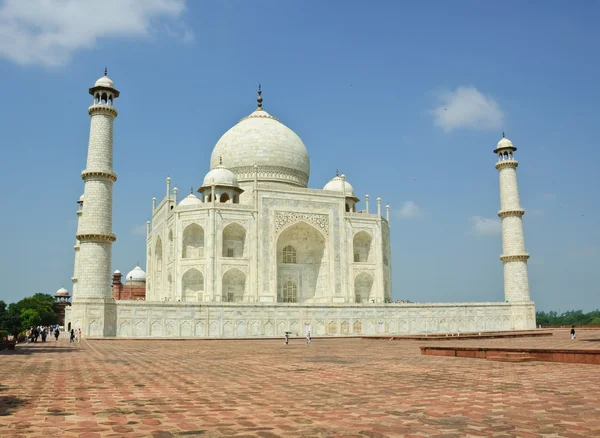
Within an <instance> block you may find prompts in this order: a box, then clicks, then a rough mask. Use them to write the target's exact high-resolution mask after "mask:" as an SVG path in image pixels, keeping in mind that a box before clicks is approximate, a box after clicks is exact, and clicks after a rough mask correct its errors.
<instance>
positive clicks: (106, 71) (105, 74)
mask: <svg viewBox="0 0 600 438" xmlns="http://www.w3.org/2000/svg"><path fill="white" fill-rule="evenodd" d="M107 75H108V68H107V67H104V76H107Z"/></svg>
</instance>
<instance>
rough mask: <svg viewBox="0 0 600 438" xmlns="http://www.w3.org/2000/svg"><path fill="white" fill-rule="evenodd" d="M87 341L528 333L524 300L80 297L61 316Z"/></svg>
mask: <svg viewBox="0 0 600 438" xmlns="http://www.w3.org/2000/svg"><path fill="white" fill-rule="evenodd" d="M68 318H69V322H71V325H72V327H73V328H75V329H77V328H79V327H81V328H82V330H83V331H84V334H85V335H88V336H94V337H115V336H116V337H136V338H143V337H197V338H252V337H278V336H283V335H284V333H285V332H286V331H287V332H292V334H293V335H294V336H295V335H296V333H298V334H299V335H300V336H303V335H304V334H305V333H306V332H307V331H308V330H310V331H311V334H313V335H315V336H339V335H342V336H343V335H349V336H356V335H363V334H366V335H377V334H382V335H383V334H385V335H387V334H410V333H415V334H417V333H458V332H474V331H477V332H483V331H485V332H496V331H504V330H527V329H533V328H535V308H534V304H533V303H531V302H527V303H438V304H400V303H393V304H321V305H310V306H308V305H301V304H241V303H209V304H205V303H202V304H199V303H179V302H178V303H173V302H147V301H116V302H115V301H113V302H111V303H109V302H108V301H106V300H105V301H103V302H102V303H98V302H94V301H89V302H86V301H84V300H81V301H78V302H74V303H73V305H72V306H71V311H70V312H69V313H68Z"/></svg>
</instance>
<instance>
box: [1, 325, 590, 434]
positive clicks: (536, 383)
mask: <svg viewBox="0 0 600 438" xmlns="http://www.w3.org/2000/svg"><path fill="white" fill-rule="evenodd" d="M578 336H579V339H577V340H576V341H572V340H571V339H570V337H569V335H568V330H566V331H556V332H555V335H554V336H551V337H539V338H513V339H481V340H477V339H470V340H466V341H460V340H451V341H439V342H437V341H434V342H432V341H427V345H450V343H452V344H456V345H464V346H492V347H504V346H509V347H515V346H518V347H521V346H522V347H525V348H561V349H565V348H578V349H584V348H590V349H598V346H599V345H600V343H599V342H598V341H593V339H596V340H598V339H600V330H597V331H587V330H586V331H585V332H584V331H579V332H578ZM420 345H423V342H421V341H417V340H402V341H393V342H387V341H380V340H378V341H372V340H364V339H318V338H317V339H314V340H313V344H312V345H311V346H310V347H307V346H306V345H305V344H304V343H303V342H302V340H295V339H292V340H291V342H290V345H288V346H285V345H284V344H283V343H282V342H281V341H279V340H264V341H256V340H253V341H247V340H239V341H215V340H185V341H182V340H84V341H83V342H82V343H80V344H69V343H68V341H64V340H61V339H59V341H57V342H47V343H45V344H39V343H38V344H29V345H18V346H17V348H16V349H15V351H12V352H9V351H2V352H0V363H1V364H2V369H3V371H4V370H9V372H5V373H4V374H3V375H2V379H1V381H0V382H1V383H0V436H7V437H27V438H31V437H35V436H45V437H48V436H64V437H78V436H81V437H87V436H89V437H92V436H94V437H109V436H114V437H116V436H125V437H148V436H152V437H188V436H189V437H194V436H202V437H225V436H234V437H242V436H247V437H250V436H252V437H312V436H315V437H324V436H338V437H342V436H347V437H361V436H362V437H397V436H415V437H417V436H418V437H459V436H461V437H462V436H473V437H476V436H478V437H479V436H480V437H488V436H493V437H507V436H511V437H514V436H520V437H538V436H560V437H586V436H587V437H589V436H600V420H598V418H600V367H599V366H597V365H585V364H565V363H550V362H524V363H511V362H491V361H485V360H481V359H470V358H457V357H441V356H440V357H438V356H422V355H421V354H420V349H419V346H420Z"/></svg>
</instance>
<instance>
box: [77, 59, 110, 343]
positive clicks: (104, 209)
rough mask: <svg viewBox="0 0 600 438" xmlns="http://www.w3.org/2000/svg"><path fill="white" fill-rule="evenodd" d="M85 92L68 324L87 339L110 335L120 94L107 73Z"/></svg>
mask: <svg viewBox="0 0 600 438" xmlns="http://www.w3.org/2000/svg"><path fill="white" fill-rule="evenodd" d="M89 92H90V94H91V95H92V96H93V103H92V106H90V107H89V109H88V113H89V115H90V117H91V125H90V139H89V144H88V156H87V165H86V169H85V170H84V171H83V172H82V173H81V178H82V179H83V180H84V198H85V202H84V204H83V210H82V213H81V218H80V220H79V227H78V231H77V240H79V246H80V250H79V256H78V268H77V277H78V278H77V296H76V297H75V298H74V300H73V306H74V308H73V310H72V320H73V324H74V327H73V328H75V329H78V328H81V330H82V331H83V333H84V334H86V335H90V336H114V335H115V334H116V327H115V322H116V321H115V310H116V307H115V303H114V300H113V298H112V290H111V272H112V270H111V251H112V243H113V242H114V241H115V240H116V236H115V235H114V234H113V233H112V186H113V183H114V182H115V181H116V180H117V175H116V174H115V173H114V172H113V122H114V119H115V117H117V110H116V109H115V108H114V106H113V103H114V100H115V99H116V98H117V97H119V92H118V91H117V90H116V89H115V86H114V83H113V81H111V80H110V79H109V78H108V76H106V70H105V71H104V76H103V77H101V78H100V79H98V80H97V81H96V83H95V84H94V86H93V87H92V88H90V89H89ZM78 318H79V319H78Z"/></svg>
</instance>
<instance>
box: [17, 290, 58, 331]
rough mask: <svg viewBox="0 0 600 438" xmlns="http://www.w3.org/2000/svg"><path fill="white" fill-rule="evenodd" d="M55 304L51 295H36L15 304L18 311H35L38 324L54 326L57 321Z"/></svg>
mask: <svg viewBox="0 0 600 438" xmlns="http://www.w3.org/2000/svg"><path fill="white" fill-rule="evenodd" d="M55 302H56V301H55V299H54V297H53V296H52V295H48V294H40V293H37V294H35V295H33V296H31V297H27V298H23V299H22V300H21V301H19V302H18V303H17V306H18V307H19V310H20V311H21V310H24V309H32V310H35V311H36V312H37V313H38V315H39V317H40V322H39V324H41V325H50V324H56V322H57V319H58V318H57V314H56V308H55ZM19 313H20V312H19ZM39 324H36V325H39Z"/></svg>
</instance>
